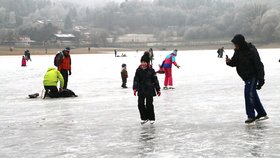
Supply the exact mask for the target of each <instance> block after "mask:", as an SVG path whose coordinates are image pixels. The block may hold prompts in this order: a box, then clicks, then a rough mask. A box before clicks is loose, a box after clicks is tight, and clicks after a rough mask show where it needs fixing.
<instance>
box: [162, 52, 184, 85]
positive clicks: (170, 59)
mask: <svg viewBox="0 0 280 158" xmlns="http://www.w3.org/2000/svg"><path fill="white" fill-rule="evenodd" d="M176 56H177V49H175V50H174V51H173V52H172V53H171V54H169V55H167V56H166V58H165V60H164V62H163V68H164V73H165V79H164V87H163V89H165V90H166V89H168V87H167V86H169V89H174V87H173V79H172V64H174V65H175V66H176V67H177V68H179V67H180V66H179V65H178V64H177V63H176V61H175V57H176Z"/></svg>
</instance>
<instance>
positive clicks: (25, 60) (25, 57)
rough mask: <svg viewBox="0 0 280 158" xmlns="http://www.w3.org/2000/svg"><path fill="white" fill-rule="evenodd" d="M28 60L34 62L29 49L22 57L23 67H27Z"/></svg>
mask: <svg viewBox="0 0 280 158" xmlns="http://www.w3.org/2000/svg"><path fill="white" fill-rule="evenodd" d="M28 60H30V61H32V60H31V53H30V51H29V50H28V49H27V50H25V51H24V55H23V56H22V59H21V66H26V63H27V61H28Z"/></svg>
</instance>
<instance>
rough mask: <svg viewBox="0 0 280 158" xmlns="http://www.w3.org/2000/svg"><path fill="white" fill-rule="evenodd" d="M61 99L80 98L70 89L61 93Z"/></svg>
mask: <svg viewBox="0 0 280 158" xmlns="http://www.w3.org/2000/svg"><path fill="white" fill-rule="evenodd" d="M60 96H61V97H78V96H77V95H76V94H75V93H74V92H73V91H72V90H70V89H63V90H62V91H61V92H60Z"/></svg>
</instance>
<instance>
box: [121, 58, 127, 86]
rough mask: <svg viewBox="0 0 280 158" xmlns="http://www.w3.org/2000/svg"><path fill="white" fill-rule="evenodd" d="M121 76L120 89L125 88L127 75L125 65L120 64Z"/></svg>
mask: <svg viewBox="0 0 280 158" xmlns="http://www.w3.org/2000/svg"><path fill="white" fill-rule="evenodd" d="M121 76H122V88H127V86H126V82H127V78H128V75H127V71H126V64H122V71H121Z"/></svg>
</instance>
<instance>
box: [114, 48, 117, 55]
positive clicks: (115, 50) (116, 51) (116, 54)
mask: <svg viewBox="0 0 280 158" xmlns="http://www.w3.org/2000/svg"><path fill="white" fill-rule="evenodd" d="M114 52H115V57H117V50H116V49H115V50H114Z"/></svg>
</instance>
